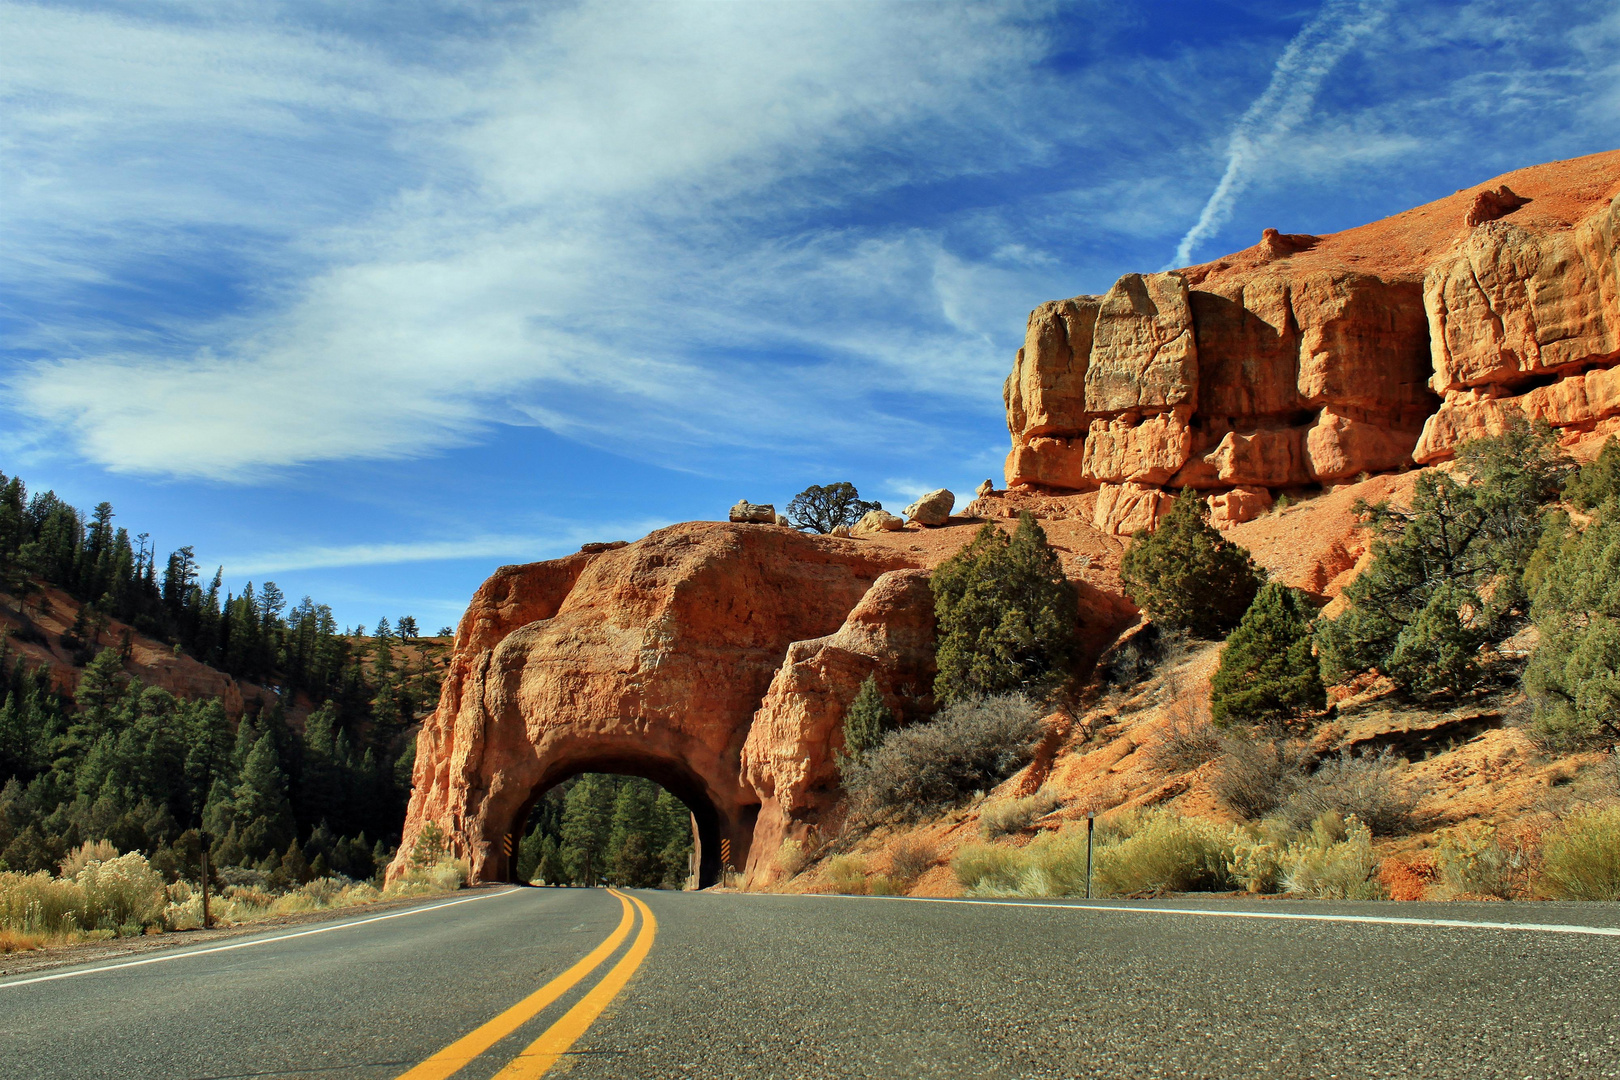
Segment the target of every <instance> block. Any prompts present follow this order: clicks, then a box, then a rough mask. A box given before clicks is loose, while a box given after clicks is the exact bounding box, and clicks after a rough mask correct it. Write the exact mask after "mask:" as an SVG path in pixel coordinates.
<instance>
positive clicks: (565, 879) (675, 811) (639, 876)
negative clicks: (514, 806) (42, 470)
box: [517, 773, 692, 889]
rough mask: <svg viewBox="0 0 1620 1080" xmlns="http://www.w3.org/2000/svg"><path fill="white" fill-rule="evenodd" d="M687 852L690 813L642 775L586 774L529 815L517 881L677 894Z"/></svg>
mask: <svg viewBox="0 0 1620 1080" xmlns="http://www.w3.org/2000/svg"><path fill="white" fill-rule="evenodd" d="M691 852H692V819H691V813H690V811H688V810H687V808H686V805H685V804H684V803H682V802H681V801H680V800H679V799H677V798H676V797H675V796H673V795H671V794H670V793H669V792H667V791H665V790H664V789H662V788H660V787H659V786H658V785H657V784H655V783H653V782H652V781H651V780H643V779H642V778H641V777H639V776H611V775H606V774H602V773H584V774H583V775H580V776H576V777H574V778H572V779H570V780H565V781H563V782H562V783H561V784H558V785H557V786H556V787H554V788H552V789H551V790H550V791H548V792H546V793H545V795H543V796H542V797H541V798H540V801H539V802H538V803H536V804H535V807H534V809H533V810H532V811H530V813H529V821H528V827H527V829H526V830H525V832H524V835H523V838H522V840H521V841H520V842H519V844H518V863H517V871H518V879H519V880H520V881H533V882H535V883H537V884H546V885H595V884H597V883H598V882H609V883H612V884H615V885H625V886H629V887H632V888H664V889H679V888H681V887H682V886H683V885H684V883H685V882H686V878H687V873H688V867H687V864H688V860H689V857H690V855H691Z"/></svg>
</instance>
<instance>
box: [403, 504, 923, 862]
mask: <svg viewBox="0 0 1620 1080" xmlns="http://www.w3.org/2000/svg"><path fill="white" fill-rule="evenodd" d="M915 565H916V564H915V561H914V560H913V558H912V557H911V556H909V555H908V554H907V553H904V552H901V551H898V550H895V549H894V548H891V547H887V546H885V545H880V544H869V543H860V542H856V541H851V540H845V539H839V538H832V537H819V536H809V535H806V534H803V533H800V532H797V531H796V530H792V529H784V528H780V527H777V526H767V525H740V524H729V523H721V522H688V523H685V524H682V525H675V526H671V527H669V528H667V529H660V530H658V531H657V532H654V533H652V534H650V535H649V536H647V537H645V538H643V539H641V540H639V541H637V542H636V543H634V544H617V545H590V546H589V548H588V549H587V550H585V551H582V552H580V553H579V554H577V555H571V556H568V557H567V558H563V559H555V560H552V561H549V562H542V563H532V564H528V565H526V566H511V567H502V568H501V569H500V570H498V571H496V573H495V574H494V575H493V576H492V577H491V578H490V579H489V580H488V581H486V582H485V583H484V585H483V586H481V587H480V588H479V590H478V592H477V593H476V594H475V595H474V597H473V600H472V603H471V604H470V605H469V607H468V611H467V614H466V616H464V617H463V619H462V622H461V625H460V627H459V628H458V630H457V632H456V641H455V648H454V651H453V653H452V656H451V660H450V667H449V670H448V671H447V672H446V676H445V680H444V687H443V690H442V692H441V694H440V698H439V706H438V708H437V710H436V711H435V712H434V714H433V715H432V716H431V717H430V718H429V719H428V720H427V722H425V723H424V725H423V728H422V731H421V733H420V735H419V736H418V740H417V758H416V770H415V774H414V776H413V778H412V793H411V803H410V808H409V810H408V811H407V815H406V821H405V829H404V837H403V842H402V845H401V851H400V855H399V856H398V857H397V858H396V860H395V862H394V864H393V865H392V866H391V867H390V870H389V873H390V876H391V877H397V876H398V875H399V874H401V873H403V872H404V871H405V870H406V868H407V866H408V862H409V854H410V850H411V846H412V844H413V843H414V841H415V837H416V835H417V833H418V832H419V831H420V830H421V829H422V827H423V826H424V825H425V824H426V823H427V822H430V821H432V822H435V823H437V824H438V825H439V826H440V827H441V828H442V829H443V830H444V831H445V833H446V835H447V836H448V838H449V842H450V847H451V850H452V852H453V853H454V854H455V855H456V856H458V857H461V858H465V859H466V860H467V861H468V864H469V866H470V868H471V872H472V877H473V880H475V881H505V880H509V878H510V876H511V874H512V871H513V862H514V860H513V858H512V856H511V854H509V852H510V850H511V848H512V847H514V846H515V844H516V841H515V839H513V838H512V836H511V834H512V833H513V832H515V831H516V830H517V829H518V828H520V827H521V825H522V824H523V823H524V821H526V819H527V814H528V812H529V810H530V809H531V808H532V807H533V805H534V803H535V801H536V800H537V799H539V798H540V796H541V795H542V794H543V793H544V791H545V790H547V789H548V788H550V787H552V786H554V785H555V784H557V783H560V782H561V781H562V780H563V779H565V778H566V777H568V776H570V775H574V774H577V773H582V772H610V773H614V772H616V773H622V774H628V775H634V776H643V777H645V778H647V779H649V780H652V781H654V782H656V783H658V784H660V785H661V786H663V787H664V788H666V789H667V790H669V791H670V792H671V794H673V795H675V796H676V797H677V798H679V799H681V801H682V802H684V803H686V805H687V806H688V807H689V808H690V809H691V810H693V811H694V814H695V816H696V817H697V819H698V833H699V837H698V839H699V849H700V859H701V866H700V880H702V881H703V883H705V884H708V883H712V882H713V881H714V880H716V879H717V878H718V876H719V873H720V869H721V866H720V852H719V850H718V849H719V848H720V847H721V846H722V845H723V844H725V843H726V842H728V841H729V846H730V851H731V865H733V866H735V867H736V868H737V869H738V870H743V871H750V872H751V871H752V870H753V869H754V864H755V862H757V861H758V859H759V858H760V856H759V850H763V848H762V847H761V845H759V844H756V843H755V840H756V832H761V831H763V833H764V834H765V835H764V841H765V845H764V846H766V847H769V848H770V851H771V852H772V853H774V851H775V846H774V845H776V844H779V843H780V842H781V841H782V840H783V839H784V838H785V837H786V836H787V835H788V830H787V828H786V827H785V826H784V824H783V820H781V819H783V818H784V817H785V816H786V815H789V814H792V813H803V812H804V808H803V807H802V806H799V805H797V804H793V803H792V800H791V799H784V797H783V793H784V792H788V791H796V790H798V788H801V787H805V786H807V785H813V784H814V783H815V782H817V779H818V776H819V774H818V773H817V772H816V770H820V772H823V773H824V772H826V771H828V769H829V768H830V752H829V749H828V747H827V746H825V745H822V744H825V743H826V742H827V737H828V731H827V730H825V728H826V727H827V724H826V723H825V722H824V721H825V720H826V718H827V716H834V717H835V716H836V715H838V714H839V712H841V707H842V706H841V704H840V703H839V702H838V701H836V700H834V699H835V698H837V697H838V696H840V695H843V694H845V692H846V691H847V690H848V688H847V687H843V686H842V685H840V686H839V687H838V688H837V692H836V693H833V692H830V691H829V692H826V693H824V694H823V695H822V696H823V697H824V698H826V699H827V702H826V703H825V704H827V705H828V706H829V707H830V710H831V711H830V712H829V708H825V707H819V706H818V708H817V709H816V710H812V711H813V712H814V720H815V723H810V722H808V721H806V720H805V717H804V716H801V715H799V713H798V712H795V710H796V709H798V707H799V705H800V704H802V703H803V702H808V701H811V700H812V696H813V695H812V696H806V695H805V694H803V693H800V691H799V689H794V690H792V692H790V693H788V694H787V697H788V698H790V699H791V700H790V701H789V703H788V705H789V707H788V708H787V710H786V713H783V711H782V710H780V709H779V710H777V712H776V713H775V714H773V717H774V719H773V720H772V723H771V724H767V725H765V726H767V727H771V728H772V730H773V731H775V730H779V729H783V721H784V717H785V720H786V721H787V723H786V729H787V730H788V734H787V735H785V736H784V737H783V738H782V739H777V741H776V743H774V744H772V746H770V747H767V748H766V749H765V750H764V751H759V750H758V748H756V753H755V754H754V756H753V757H752V758H748V755H747V754H745V748H746V747H748V746H750V745H751V743H750V738H751V732H752V731H753V730H754V728H755V727H756V713H758V714H760V715H761V716H764V715H765V714H766V712H767V711H768V703H767V701H766V699H767V697H768V696H769V695H768V692H771V693H774V692H775V689H774V687H775V684H776V682H777V681H779V677H785V675H786V674H790V671H789V669H791V668H793V666H794V665H795V664H796V663H801V662H802V663H805V664H810V665H811V666H814V665H815V664H816V663H818V662H819V661H818V660H817V657H818V656H819V653H818V652H817V649H819V648H820V647H821V645H822V644H824V643H830V642H833V641H834V640H841V639H837V633H841V632H842V630H841V628H844V629H847V627H846V619H850V620H852V621H854V620H857V619H858V618H859V617H860V616H859V613H858V612H857V611H856V609H857V607H858V605H861V604H862V601H863V598H866V597H867V596H868V593H870V592H883V590H874V589H873V585H874V583H875V582H877V581H878V580H879V579H880V578H883V577H885V576H886V575H890V572H891V571H904V572H906V573H911V574H918V575H921V577H920V578H918V579H915V580H914V579H907V580H906V581H905V583H904V588H902V589H901V590H900V592H901V593H903V594H904V596H905V597H906V598H908V601H909V602H914V606H915V603H916V602H920V601H921V599H922V598H925V597H926V595H927V591H928V590H927V585H926V574H922V572H921V571H918V570H916V569H915ZM891 576H892V575H891ZM926 609H927V610H926V617H925V618H924V619H923V622H924V623H925V624H926V625H921V626H920V627H919V632H920V633H922V634H923V635H924V636H925V637H926V639H927V640H926V648H925V649H919V650H917V652H918V654H919V655H922V654H924V653H926V660H927V663H928V664H931V663H932V634H933V626H932V604H931V601H930V602H928V603H927V605H926ZM873 618H874V619H875V621H874V623H873V625H874V626H875V627H876V629H875V630H874V631H873V633H871V634H868V635H866V636H867V637H874V636H875V637H877V638H881V637H883V636H884V631H883V626H884V625H886V624H884V618H886V616H874V617H873ZM907 625H908V626H909V625H910V624H909V623H908V624H907ZM835 632H836V633H835ZM863 640H865V639H864V638H863ZM806 648H809V650H810V651H809V652H805V649H806ZM835 651H837V652H838V655H839V656H840V657H844V658H846V659H847V658H848V657H850V656H851V655H852V654H850V653H848V651H847V650H841V649H840V650H835ZM878 663H879V661H877V660H876V659H871V658H868V659H866V660H863V661H860V662H858V663H857V664H856V665H855V667H854V668H849V672H844V669H843V668H840V672H843V673H844V674H849V673H851V672H854V671H855V670H856V668H862V665H863V664H864V665H865V668H862V669H861V670H860V671H859V675H860V677H864V676H865V674H866V670H867V669H869V668H870V667H871V666H875V665H877V664H878ZM844 666H845V667H848V665H847V664H846V665H844ZM916 677H917V678H919V679H921V678H924V676H921V675H918V676H916ZM926 678H927V679H931V674H930V675H927V676H926ZM790 681H791V680H790ZM812 681H814V680H812ZM795 685H796V684H795ZM801 699H803V702H801ZM800 711H802V710H800ZM816 723H819V724H821V727H816V726H815V724H816ZM773 725H774V726H773ZM784 739H786V740H787V742H786V743H784V741H783V740H784ZM773 755H774V756H773ZM817 755H819V756H817ZM810 759H813V760H810ZM806 764H808V765H809V766H810V767H809V768H808V769H806V768H801V767H800V766H801V765H806ZM784 769H785V770H786V772H784ZM788 773H791V774H792V775H791V776H788V775H787V774H788ZM784 777H785V779H784ZM823 779H824V778H823Z"/></svg>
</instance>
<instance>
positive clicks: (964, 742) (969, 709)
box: [844, 694, 1041, 819]
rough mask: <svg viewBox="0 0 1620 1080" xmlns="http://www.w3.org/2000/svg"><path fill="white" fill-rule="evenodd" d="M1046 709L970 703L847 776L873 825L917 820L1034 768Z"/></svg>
mask: <svg viewBox="0 0 1620 1080" xmlns="http://www.w3.org/2000/svg"><path fill="white" fill-rule="evenodd" d="M1040 732H1041V726H1040V710H1039V708H1037V706H1036V705H1035V703H1034V702H1033V701H1031V700H1030V699H1029V698H1027V697H1025V696H1023V695H1022V694H995V695H991V696H988V697H980V698H968V699H965V700H962V701H958V702H956V703H955V704H952V705H950V706H948V707H946V708H945V709H943V710H941V711H940V713H939V714H938V715H937V716H936V717H935V718H934V719H933V720H931V721H929V722H927V723H922V724H914V725H912V726H911V727H908V728H902V729H901V730H899V731H893V732H890V733H889V735H888V736H887V737H886V738H885V739H884V740H883V743H882V745H880V746H879V747H877V749H875V750H871V751H868V752H867V753H866V754H865V755H863V756H862V758H861V760H860V761H858V762H853V763H851V764H850V766H849V768H847V769H846V771H845V774H844V787H845V790H846V791H848V793H849V796H850V801H851V805H852V808H853V809H854V810H855V812H856V813H857V814H858V815H860V816H862V817H865V818H868V819H870V818H876V817H895V818H898V819H911V818H915V817H917V816H919V815H921V814H923V813H926V812H928V811H931V810H936V809H939V808H942V807H946V806H954V805H956V804H958V803H961V802H963V801H964V800H966V799H967V798H968V797H969V796H971V795H972V794H974V793H975V792H980V791H988V790H989V789H990V788H992V787H994V786H995V785H996V784H998V783H1000V782H1001V781H1002V780H1005V779H1006V778H1007V777H1009V776H1011V775H1012V774H1013V773H1014V772H1016V771H1017V770H1018V769H1020V768H1022V767H1023V766H1024V765H1025V764H1027V763H1028V762H1029V760H1030V758H1031V757H1032V756H1033V753H1034V748H1035V743H1036V741H1037V740H1038V739H1039V737H1040Z"/></svg>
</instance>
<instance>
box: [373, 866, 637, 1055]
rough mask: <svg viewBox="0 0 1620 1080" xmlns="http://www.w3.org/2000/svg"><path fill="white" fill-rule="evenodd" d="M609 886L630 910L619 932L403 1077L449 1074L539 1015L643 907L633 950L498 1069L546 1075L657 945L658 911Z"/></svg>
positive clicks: (614, 943)
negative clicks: (656, 912)
mask: <svg viewBox="0 0 1620 1080" xmlns="http://www.w3.org/2000/svg"><path fill="white" fill-rule="evenodd" d="M608 892H610V893H611V894H612V895H614V896H615V897H617V898H618V901H619V903H620V904H621V905H623V907H624V914H623V917H622V918H620V920H619V925H618V926H617V927H616V928H615V929H614V931H613V933H611V934H609V935H608V936H607V940H605V941H603V942H602V944H600V945H598V946H597V947H596V948H594V949H592V950H591V951H590V952H589V953H588V954H586V956H585V958H584V959H583V960H581V961H580V962H579V963H577V964H575V965H574V966H573V967H571V968H569V969H568V970H567V971H565V972H563V973H562V974H561V975H558V976H557V977H556V978H555V979H552V980H551V981H550V982H548V983H546V985H544V986H542V987H541V988H540V989H538V990H536V991H535V992H534V993H532V994H530V995H529V996H528V997H526V998H524V999H523V1000H522V1001H520V1002H518V1003H517V1004H516V1005H513V1006H512V1007H511V1008H510V1009H507V1010H506V1011H505V1012H503V1013H501V1014H500V1015H499V1016H497V1017H495V1019H493V1020H491V1021H489V1022H488V1023H487V1024H484V1025H482V1026H480V1027H477V1028H474V1029H473V1030H472V1031H469V1032H468V1033H467V1034H465V1035H463V1036H462V1037H461V1038H459V1039H457V1040H456V1041H455V1042H453V1043H451V1044H450V1045H449V1046H447V1047H445V1048H444V1049H443V1050H440V1051H439V1052H438V1053H437V1054H434V1055H433V1056H432V1057H430V1058H428V1059H427V1060H426V1061H424V1062H422V1064H420V1065H418V1066H416V1068H414V1069H411V1070H410V1071H409V1072H406V1073H403V1074H402V1075H401V1076H400V1077H399V1080H444V1078H445V1077H448V1076H450V1075H452V1074H454V1073H455V1072H457V1071H459V1070H460V1069H461V1068H462V1067H463V1066H464V1065H467V1064H468V1063H470V1062H471V1061H472V1060H473V1059H474V1058H476V1057H478V1056H479V1055H480V1054H482V1053H484V1051H486V1050H488V1049H489V1048H490V1047H492V1046H494V1045H495V1044H496V1043H498V1042H500V1041H501V1040H502V1039H504V1038H506V1037H507V1036H508V1035H510V1034H512V1032H514V1031H516V1030H517V1029H518V1028H520V1027H522V1026H523V1025H524V1024H526V1023H528V1022H529V1021H530V1020H532V1019H534V1018H535V1017H536V1016H538V1015H539V1014H540V1013H541V1012H542V1011H543V1010H544V1009H545V1008H546V1007H547V1006H548V1005H550V1004H551V1003H552V1002H554V1001H556V1000H557V999H558V998H560V997H562V996H563V995H564V994H566V993H568V991H570V990H572V989H573V988H574V987H575V986H576V985H577V984H579V983H580V982H582V981H583V980H584V979H585V978H586V977H587V976H589V975H590V974H591V972H593V971H595V970H596V969H597V968H598V967H600V966H601V965H602V962H603V961H605V960H606V959H607V958H608V957H610V956H612V955H613V954H614V952H616V951H617V950H618V948H619V946H620V945H622V944H624V939H625V938H627V937H629V936H630V928H631V927H632V926H633V925H634V924H635V916H636V912H637V911H638V910H639V911H640V912H641V932H640V933H638V934H637V935H636V940H635V941H634V942H633V943H632V944H631V946H630V949H629V951H628V952H626V953H625V954H624V956H623V957H621V958H620V959H619V962H618V963H617V964H614V965H613V967H612V968H610V969H609V970H608V973H607V974H606V975H604V976H603V977H602V981H601V982H599V983H597V984H596V985H595V986H594V987H592V988H591V989H590V990H589V991H588V992H587V993H586V994H585V996H584V997H582V998H580V999H579V1000H578V1001H577V1002H575V1003H574V1007H573V1008H571V1009H569V1010H568V1011H567V1012H566V1013H564V1014H563V1015H562V1016H561V1017H559V1018H558V1020H557V1022H556V1023H554V1024H552V1025H551V1026H550V1027H548V1028H547V1029H546V1030H545V1031H544V1032H542V1033H541V1035H540V1037H539V1038H538V1039H536V1040H534V1042H532V1043H530V1044H529V1045H528V1046H526V1047H524V1049H523V1051H522V1052H521V1053H519V1054H518V1055H517V1057H515V1058H513V1059H512V1060H511V1061H510V1062H509V1063H508V1064H507V1066H506V1068H504V1069H502V1070H501V1071H500V1072H498V1073H496V1074H495V1077H496V1080H534V1078H535V1077H539V1076H544V1075H545V1073H546V1072H547V1070H549V1069H550V1068H551V1067H552V1066H553V1065H555V1064H556V1063H557V1060H558V1059H559V1058H561V1057H562V1055H564V1054H566V1053H567V1052H568V1051H569V1049H570V1048H571V1047H572V1046H573V1045H574V1043H575V1042H576V1041H578V1039H579V1037H580V1036H581V1035H583V1034H585V1031H586V1029H588V1028H589V1027H590V1026H591V1024H593V1023H595V1022H596V1018H597V1017H599V1016H601V1015H602V1010H603V1009H606V1008H607V1007H608V1003H609V1002H611V1001H612V1000H613V999H614V998H615V997H617V996H618V994H619V991H621V990H623V989H624V987H625V984H626V983H628V982H629V981H630V976H632V975H634V974H635V972H636V969H637V968H638V967H640V966H641V962H642V961H643V960H645V959H646V958H647V953H648V952H649V951H650V950H651V949H652V943H653V937H654V936H655V935H656V934H657V933H658V920H657V919H655V918H653V913H652V911H651V910H650V909H649V908H648V907H647V905H646V904H643V903H642V902H641V901H640V900H637V899H636V898H635V897H633V896H626V895H625V894H624V893H621V892H619V891H618V890H617V889H609V890H608ZM632 905H634V906H633V907H632Z"/></svg>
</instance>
